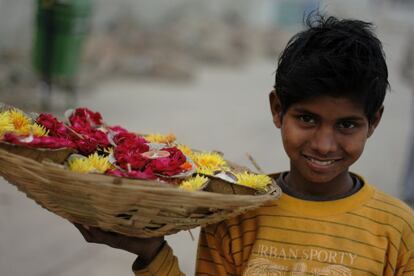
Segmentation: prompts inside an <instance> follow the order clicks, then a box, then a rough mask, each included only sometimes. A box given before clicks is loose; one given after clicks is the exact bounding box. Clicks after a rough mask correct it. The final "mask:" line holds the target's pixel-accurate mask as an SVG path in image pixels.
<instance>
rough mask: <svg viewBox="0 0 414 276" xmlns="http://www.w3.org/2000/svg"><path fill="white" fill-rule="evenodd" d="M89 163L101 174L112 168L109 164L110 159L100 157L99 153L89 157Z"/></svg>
mask: <svg viewBox="0 0 414 276" xmlns="http://www.w3.org/2000/svg"><path fill="white" fill-rule="evenodd" d="M88 160H89V163H90V164H91V165H92V167H93V168H94V169H95V170H96V171H98V172H99V173H104V172H106V171H107V170H108V169H110V168H111V167H112V165H111V163H109V157H103V156H100V155H99V154H98V153H96V152H95V153H94V154H91V155H89V156H88Z"/></svg>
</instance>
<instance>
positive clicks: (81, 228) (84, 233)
mask: <svg viewBox="0 0 414 276" xmlns="http://www.w3.org/2000/svg"><path fill="white" fill-rule="evenodd" d="M73 225H74V226H75V227H76V228H77V229H78V230H79V232H80V233H81V234H82V236H83V238H84V239H85V240H86V241H87V242H92V240H93V238H92V234H91V233H90V231H89V230H90V228H89V227H88V226H84V225H82V224H79V223H73Z"/></svg>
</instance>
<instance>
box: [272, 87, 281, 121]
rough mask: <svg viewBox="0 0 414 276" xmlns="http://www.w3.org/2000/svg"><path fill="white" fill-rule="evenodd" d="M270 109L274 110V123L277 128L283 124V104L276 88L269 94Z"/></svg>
mask: <svg viewBox="0 0 414 276" xmlns="http://www.w3.org/2000/svg"><path fill="white" fill-rule="evenodd" d="M269 101H270V110H271V111H272V117H273V123H274V124H275V126H276V127H277V128H280V127H281V126H282V106H281V104H280V100H279V97H278V96H277V94H276V90H272V91H271V92H270V94H269Z"/></svg>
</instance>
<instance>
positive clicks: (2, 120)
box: [0, 112, 14, 138]
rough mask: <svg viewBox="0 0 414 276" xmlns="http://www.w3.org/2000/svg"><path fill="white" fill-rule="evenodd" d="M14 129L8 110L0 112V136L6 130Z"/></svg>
mask: <svg viewBox="0 0 414 276" xmlns="http://www.w3.org/2000/svg"><path fill="white" fill-rule="evenodd" d="M13 130H14V125H13V122H12V121H11V120H10V116H9V113H8V112H1V113H0V138H1V137H2V136H3V135H4V134H5V133H7V132H12V131H13Z"/></svg>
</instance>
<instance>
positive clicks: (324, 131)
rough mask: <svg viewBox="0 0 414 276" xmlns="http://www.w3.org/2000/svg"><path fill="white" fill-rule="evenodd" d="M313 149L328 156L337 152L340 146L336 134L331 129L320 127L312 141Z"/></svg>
mask: <svg viewBox="0 0 414 276" xmlns="http://www.w3.org/2000/svg"><path fill="white" fill-rule="evenodd" d="M310 145H311V149H312V150H313V151H314V152H315V153H318V154H321V155H328V154H329V153H331V152H335V151H336V150H337V147H338V144H337V141H336V139H335V132H334V130H333V129H332V128H329V127H320V128H318V129H317V130H315V132H314V134H313V137H312V140H311V143H310Z"/></svg>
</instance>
